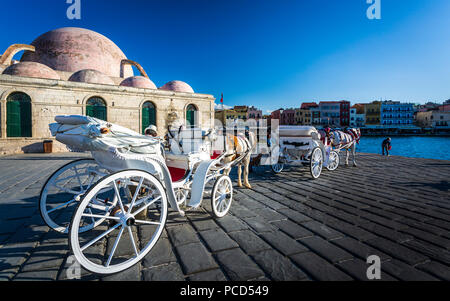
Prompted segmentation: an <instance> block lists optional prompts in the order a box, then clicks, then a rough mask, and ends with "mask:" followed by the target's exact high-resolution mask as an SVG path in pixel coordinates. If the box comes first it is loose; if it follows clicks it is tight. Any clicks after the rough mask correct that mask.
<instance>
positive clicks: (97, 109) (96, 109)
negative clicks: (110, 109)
mask: <svg viewBox="0 0 450 301" xmlns="http://www.w3.org/2000/svg"><path fill="white" fill-rule="evenodd" d="M86 116H89V117H94V118H97V119H100V120H104V121H107V120H106V117H107V116H106V107H103V106H86Z"/></svg>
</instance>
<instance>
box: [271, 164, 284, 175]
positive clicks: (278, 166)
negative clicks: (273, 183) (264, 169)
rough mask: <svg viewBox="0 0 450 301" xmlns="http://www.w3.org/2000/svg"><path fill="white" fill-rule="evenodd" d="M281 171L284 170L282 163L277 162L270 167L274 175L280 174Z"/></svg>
mask: <svg viewBox="0 0 450 301" xmlns="http://www.w3.org/2000/svg"><path fill="white" fill-rule="evenodd" d="M283 169H284V164H283V163H280V162H278V163H276V164H273V165H272V171H273V172H274V173H280V172H282V171H283Z"/></svg>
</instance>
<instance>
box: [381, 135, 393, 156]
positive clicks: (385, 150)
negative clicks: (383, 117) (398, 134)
mask: <svg viewBox="0 0 450 301" xmlns="http://www.w3.org/2000/svg"><path fill="white" fill-rule="evenodd" d="M381 148H382V151H383V156H384V155H385V154H386V156H388V157H389V151H390V150H391V149H392V144H391V138H387V139H385V140H383V143H382V144H381Z"/></svg>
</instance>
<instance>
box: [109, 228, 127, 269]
mask: <svg viewBox="0 0 450 301" xmlns="http://www.w3.org/2000/svg"><path fill="white" fill-rule="evenodd" d="M123 230H124V228H123V227H122V228H121V229H120V232H119V235H118V236H117V238H116V241H115V242H114V246H113V248H112V250H111V254H109V258H108V261H107V262H106V267H109V265H110V264H111V260H112V259H113V257H114V253H116V249H117V246H118V245H119V241H120V238H121V237H122V234H123Z"/></svg>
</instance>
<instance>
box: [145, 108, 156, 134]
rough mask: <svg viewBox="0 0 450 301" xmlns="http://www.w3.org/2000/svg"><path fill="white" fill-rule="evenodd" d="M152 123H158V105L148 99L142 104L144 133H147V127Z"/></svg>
mask: <svg viewBox="0 0 450 301" xmlns="http://www.w3.org/2000/svg"><path fill="white" fill-rule="evenodd" d="M151 125H156V107H155V105H154V104H153V103H152V102H150V101H147V102H145V103H144V105H143V106H142V133H143V134H145V129H146V128H148V127H149V126H151Z"/></svg>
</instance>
